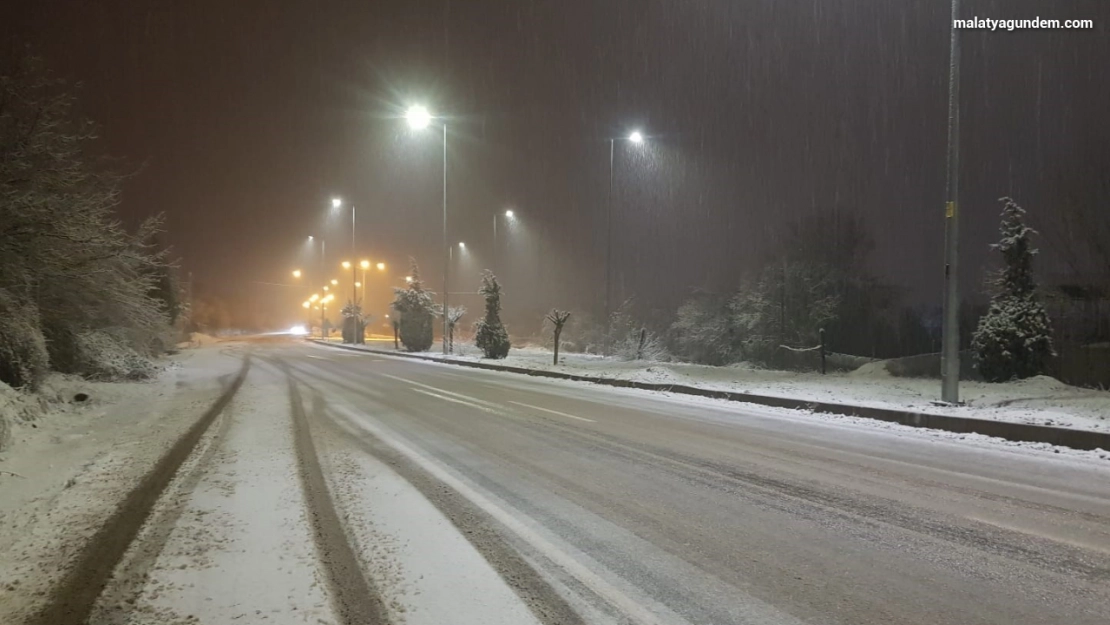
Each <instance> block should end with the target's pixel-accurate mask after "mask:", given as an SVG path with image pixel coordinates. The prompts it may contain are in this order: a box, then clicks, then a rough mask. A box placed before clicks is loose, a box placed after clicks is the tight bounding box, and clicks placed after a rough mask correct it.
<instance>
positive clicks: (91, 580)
mask: <svg viewBox="0 0 1110 625" xmlns="http://www.w3.org/2000/svg"><path fill="white" fill-rule="evenodd" d="M250 366H251V358H250V354H249V353H248V354H247V355H246V356H244V357H243V365H242V367H240V369H239V373H238V374H236V376H235V378H234V379H233V380H232V381H231V383H230V384H229V385H228V387H227V389H225V390H224V392H223V393H222V394H221V395H220V396H219V397H218V398H217V399H216V401H215V403H213V404H212V406H211V407H210V408H209V409H208V410H207V411H206V412H205V413H204V414H203V415H202V416H201V417H200V419H198V420H197V422H196V423H195V424H193V426H192V427H190V428H189V429H188V430H187V431H186V432H185V433H184V434H183V435H181V437H180V438H178V439H177V442H176V443H174V445H173V447H171V448H170V450H169V451H167V452H166V453H165V454H164V455H163V456H162V457H161V459H159V460H158V464H156V465H154V468H153V469H152V470H151V471H150V472H149V473H147V474H146V475H145V476H143V479H142V481H140V482H139V484H138V486H136V487H135V488H134V489H132V490H131V492H130V493H128V494H127V497H126V499H124V501H123V503H122V504H120V507H119V509H117V510H116V512H115V513H114V514H113V515H112V516H111V517H110V518H109V519H108V520H107V521H106V522H105V523H104V525H102V526H101V527H100V529H99V530H97V532H96V534H95V535H93V537H92V539H91V540H89V542H88V544H87V545H86V546H85V547H84V549H83V550H82V551H81V553H80V554H78V555H77V557H76V559H75V564H74V565H73V567H72V568H70V570H69V571H68V572H67V573H66V575H65V577H64V578H63V579H62V581H61V582H60V583H59V584H58V585H57V586H56V587H55V588H54V590H53V592H52V593H51V598H50V601H49V602H48V603H47V605H46V607H44V608H43V609H42V611H40V612H39V613H38V614H37V615H36V616H34V617H32V618H31V619H30V620H29V621H28V622H27V625H84V624H85V623H86V622H87V621H88V619H89V616H90V614H91V612H92V609H93V606H94V605H95V604H96V601H97V599H98V598H99V597H100V595H101V593H103V592H104V588H105V587H106V586H107V584H108V581H109V580H110V579H111V577H112V572H113V571H114V570H115V568H116V565H117V564H119V562H120V560H121V559H122V558H123V555H124V553H126V552H127V549H128V547H130V545H131V543H132V542H133V541H134V540H135V537H136V536H137V535H138V533H139V530H140V529H141V528H142V526H143V524H145V523H146V521H147V517H149V516H150V512H151V510H152V509H153V508H154V504H155V503H156V502H157V501H158V498H159V497H160V496H161V495H162V492H163V491H165V489H166V487H167V486H168V485H169V483H170V481H171V480H172V479H173V477H174V475H175V474H176V473H177V470H178V469H179V468H181V465H182V464H183V463H184V462H185V459H186V458H188V457H189V456H190V455H191V454H192V453H193V450H194V449H195V448H196V446H197V444H198V443H199V442H200V439H201V437H203V436H204V434H205V432H207V431H208V428H209V426H211V425H212V422H213V421H215V420H216V417H218V416H219V415H220V413H222V412H223V410H224V409H225V408H226V407H227V405H228V404H229V403H231V399H232V398H233V397H234V396H235V394H236V393H237V392H238V391H239V388H240V387H241V386H242V385H243V381H244V380H246V378H247V372H248V371H250Z"/></svg>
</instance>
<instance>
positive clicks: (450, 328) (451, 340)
mask: <svg viewBox="0 0 1110 625" xmlns="http://www.w3.org/2000/svg"><path fill="white" fill-rule="evenodd" d="M465 314H466V307H465V306H448V307H447V353H449V354H453V353H454V352H455V326H456V325H458V323H459V320H460V319H462V318H463V315H465Z"/></svg>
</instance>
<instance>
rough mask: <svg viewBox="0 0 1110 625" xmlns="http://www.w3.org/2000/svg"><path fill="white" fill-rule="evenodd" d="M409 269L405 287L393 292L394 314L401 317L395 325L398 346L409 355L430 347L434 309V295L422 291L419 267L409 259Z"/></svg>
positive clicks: (435, 307)
mask: <svg viewBox="0 0 1110 625" xmlns="http://www.w3.org/2000/svg"><path fill="white" fill-rule="evenodd" d="M410 263H411V269H410V277H411V278H412V280H410V281H409V284H408V287H407V288H403V289H402V288H395V289H393V304H392V305H391V306H392V308H393V311H394V313H396V314H397V316H398V317H400V320H399V322H398V329H399V330H400V332H399V334H400V336H401V344H402V345H404V346H405V349H407V350H408V351H410V352H422V351H426V350H427V349H428V348H430V347H431V346H432V340H433V338H432V321H433V320H434V317H435V314H436V310H437V306H436V303H435V293H433V292H431V291H429V290H427V289H425V288H424V281H423V280H421V279H420V268H419V267H417V266H416V260H410Z"/></svg>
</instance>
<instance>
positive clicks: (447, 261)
mask: <svg viewBox="0 0 1110 625" xmlns="http://www.w3.org/2000/svg"><path fill="white" fill-rule="evenodd" d="M405 119H406V120H407V121H408V123H409V126H410V127H411V128H413V129H414V130H423V129H424V128H427V127H428V125H429V124H431V123H432V120H433V119H439V121H440V122H441V123H442V124H443V247H442V248H441V249H442V250H443V310H444V311H446V310H447V298H448V292H447V284H448V273H449V272H450V267H451V258H450V254H451V248H450V246H448V245H447V120H446V119H443V118H434V117H432V114H431V113H429V112H428V109H427V108H426V107H424V106H421V105H419V104H416V105H413V106H410V107H409V109H408V111H407V112H406V113H405ZM443 353H444V354H446V353H447V315H444V316H443Z"/></svg>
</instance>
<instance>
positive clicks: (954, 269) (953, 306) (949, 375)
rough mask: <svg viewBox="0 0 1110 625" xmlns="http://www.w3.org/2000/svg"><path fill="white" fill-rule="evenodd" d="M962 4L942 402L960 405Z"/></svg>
mask: <svg viewBox="0 0 1110 625" xmlns="http://www.w3.org/2000/svg"><path fill="white" fill-rule="evenodd" d="M959 16H960V0H952V22H951V23H950V25H949V27H950V28H951V30H952V40H951V47H950V52H949V58H948V174H947V183H946V186H947V189H946V195H947V201H946V203H945V207H944V326H943V331H942V338H941V342H942V343H941V356H940V368H941V399H942V400H943V401H945V402H948V403H951V404H955V403H958V402H959V401H960V291H959V286H958V284H957V279H958V277H959V258H960V256H959V188H960V185H959V181H960V37H959V30H957V29H956V22H955V20H957V19H959Z"/></svg>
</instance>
